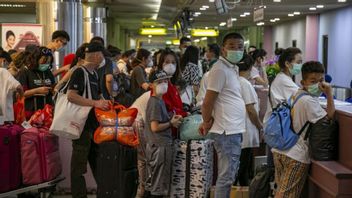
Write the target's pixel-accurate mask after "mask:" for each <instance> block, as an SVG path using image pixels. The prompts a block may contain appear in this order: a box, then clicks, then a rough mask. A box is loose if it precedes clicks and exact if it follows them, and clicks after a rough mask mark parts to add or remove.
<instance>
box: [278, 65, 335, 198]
mask: <svg viewBox="0 0 352 198" xmlns="http://www.w3.org/2000/svg"><path fill="white" fill-rule="evenodd" d="M302 77H303V80H302V81H301V84H302V86H303V88H302V89H300V90H298V91H296V93H295V94H294V95H293V97H292V100H293V101H294V100H295V98H297V97H298V96H299V95H301V94H304V93H305V94H307V95H304V96H302V97H301V98H300V99H299V100H297V102H296V103H295V105H294V107H293V110H292V126H293V129H294V131H296V132H298V131H300V130H301V129H302V127H303V126H304V125H305V123H306V122H310V123H312V124H314V123H316V122H317V121H319V120H321V119H333V118H334V114H335V106H334V100H333V95H332V91H331V90H332V88H331V86H330V85H329V84H328V83H326V82H324V67H323V65H322V64H321V63H319V62H315V61H311V62H307V63H305V64H304V65H303V67H302ZM322 92H323V93H325V94H326V96H327V101H328V102H327V108H326V111H325V110H324V109H323V108H322V107H321V106H320V104H319V100H318V97H319V96H320V94H321V93H322ZM306 132H307V130H304V131H303V133H302V134H301V135H300V136H299V139H298V141H297V143H296V144H295V145H294V146H293V147H291V148H290V149H288V150H285V151H281V150H278V149H272V151H273V155H274V163H275V181H276V184H277V185H278V188H277V191H276V195H275V197H299V196H300V194H301V191H302V189H303V186H304V183H305V180H306V178H307V176H308V170H309V164H310V157H309V149H308V141H306V140H304V137H305V134H306Z"/></svg>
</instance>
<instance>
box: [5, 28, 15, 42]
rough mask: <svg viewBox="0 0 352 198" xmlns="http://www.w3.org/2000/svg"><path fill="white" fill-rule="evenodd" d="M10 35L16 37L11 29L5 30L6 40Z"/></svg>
mask: <svg viewBox="0 0 352 198" xmlns="http://www.w3.org/2000/svg"><path fill="white" fill-rule="evenodd" d="M10 36H13V37H16V36H15V34H14V33H13V31H11V30H9V31H7V32H6V40H7V39H9V37H10Z"/></svg>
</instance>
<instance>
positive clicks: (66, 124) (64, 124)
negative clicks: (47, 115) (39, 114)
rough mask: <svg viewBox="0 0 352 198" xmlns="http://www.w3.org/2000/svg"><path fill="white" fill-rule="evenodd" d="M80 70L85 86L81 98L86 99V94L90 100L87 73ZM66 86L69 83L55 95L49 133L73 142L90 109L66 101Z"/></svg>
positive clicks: (78, 134) (78, 135) (81, 128)
mask: <svg viewBox="0 0 352 198" xmlns="http://www.w3.org/2000/svg"><path fill="white" fill-rule="evenodd" d="M81 68H82V70H83V71H84V85H85V86H84V87H85V88H84V92H83V97H86V95H87V93H88V99H92V93H91V88H90V82H89V76H88V72H87V71H86V69H85V68H84V67H81ZM68 85H69V82H68V83H67V84H66V85H65V87H64V88H63V89H61V90H60V91H59V93H58V95H57V100H56V104H55V112H54V120H53V123H52V125H51V127H50V133H53V134H55V135H57V136H59V137H63V138H67V139H71V140H75V139H78V138H80V137H81V134H82V131H83V128H84V125H85V123H86V121H87V118H88V114H89V112H90V110H91V109H92V107H89V106H80V105H77V104H74V103H72V102H70V101H68V99H67V94H66V93H64V90H66V88H67V86H68Z"/></svg>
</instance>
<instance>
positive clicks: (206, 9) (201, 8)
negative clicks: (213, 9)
mask: <svg viewBox="0 0 352 198" xmlns="http://www.w3.org/2000/svg"><path fill="white" fill-rule="evenodd" d="M199 10H207V9H206V8H199Z"/></svg>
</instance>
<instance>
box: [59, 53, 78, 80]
mask: <svg viewBox="0 0 352 198" xmlns="http://www.w3.org/2000/svg"><path fill="white" fill-rule="evenodd" d="M73 59H75V54H74V53H71V54H67V55H66V56H65V57H64V63H63V66H65V65H69V64H71V63H72V62H73ZM65 74H66V72H62V74H61V78H63V77H64V76H65Z"/></svg>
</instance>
